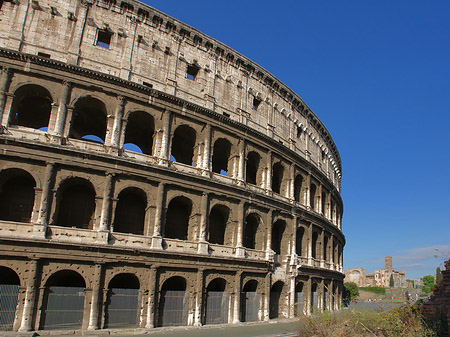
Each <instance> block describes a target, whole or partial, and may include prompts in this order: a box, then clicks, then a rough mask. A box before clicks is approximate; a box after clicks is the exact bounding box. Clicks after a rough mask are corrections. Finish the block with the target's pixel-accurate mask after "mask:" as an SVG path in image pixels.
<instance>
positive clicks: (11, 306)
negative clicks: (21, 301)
mask: <svg viewBox="0 0 450 337" xmlns="http://www.w3.org/2000/svg"><path fill="white" fill-rule="evenodd" d="M18 296H19V286H18V285H17V284H0V330H3V331H5V330H12V328H13V323H14V317H15V315H16V307H17V297H18Z"/></svg>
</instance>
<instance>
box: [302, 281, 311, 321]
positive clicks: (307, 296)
mask: <svg viewBox="0 0 450 337" xmlns="http://www.w3.org/2000/svg"><path fill="white" fill-rule="evenodd" d="M311 298H312V280H311V277H309V278H308V281H307V282H305V284H304V294H303V302H304V304H303V307H304V311H305V314H306V315H311V306H312V303H311Z"/></svg>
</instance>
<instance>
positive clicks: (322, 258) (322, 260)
mask: <svg viewBox="0 0 450 337" xmlns="http://www.w3.org/2000/svg"><path fill="white" fill-rule="evenodd" d="M319 242H320V249H319V252H320V254H319V256H318V258H319V260H320V267H321V268H325V254H324V250H325V249H326V248H325V231H324V230H322V231H321V232H320V237H319Z"/></svg>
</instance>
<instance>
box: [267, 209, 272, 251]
mask: <svg viewBox="0 0 450 337" xmlns="http://www.w3.org/2000/svg"><path fill="white" fill-rule="evenodd" d="M272 213H273V210H272V209H269V212H267V220H266V223H267V230H266V233H267V241H266V259H271V258H272V257H273V254H274V252H273V250H272V229H273V227H272V225H273V224H272Z"/></svg>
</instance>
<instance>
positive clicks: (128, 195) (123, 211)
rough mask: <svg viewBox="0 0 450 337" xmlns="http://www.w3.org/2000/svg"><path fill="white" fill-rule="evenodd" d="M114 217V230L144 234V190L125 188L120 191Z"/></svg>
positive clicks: (145, 204)
mask: <svg viewBox="0 0 450 337" xmlns="http://www.w3.org/2000/svg"><path fill="white" fill-rule="evenodd" d="M118 199H119V200H118V201H117V206H116V213H115V217H114V223H113V228H114V232H118V233H128V234H137V235H142V234H144V219H145V209H146V208H147V200H146V197H145V194H144V192H142V191H141V190H139V189H135V188H127V189H125V190H123V191H122V192H120V194H119V198H118Z"/></svg>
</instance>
